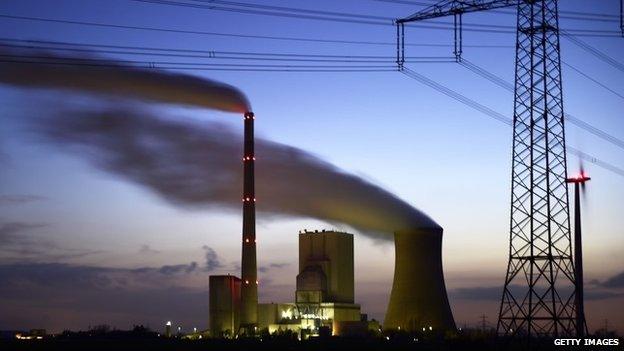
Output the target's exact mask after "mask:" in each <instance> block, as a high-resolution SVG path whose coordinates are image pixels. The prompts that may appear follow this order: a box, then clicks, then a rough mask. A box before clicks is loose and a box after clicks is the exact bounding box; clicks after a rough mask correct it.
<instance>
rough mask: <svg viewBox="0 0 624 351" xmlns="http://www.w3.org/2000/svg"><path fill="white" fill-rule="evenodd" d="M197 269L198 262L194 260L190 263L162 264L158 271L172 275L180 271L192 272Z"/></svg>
mask: <svg viewBox="0 0 624 351" xmlns="http://www.w3.org/2000/svg"><path fill="white" fill-rule="evenodd" d="M196 269H197V262H195V261H193V262H191V263H189V264H176V265H171V266H162V267H160V269H158V272H159V273H161V274H164V275H172V274H179V273H192V272H194V271H195V270H196Z"/></svg>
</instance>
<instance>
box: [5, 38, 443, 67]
mask: <svg viewBox="0 0 624 351" xmlns="http://www.w3.org/2000/svg"><path fill="white" fill-rule="evenodd" d="M56 43H59V44H57V45H17V44H10V43H2V41H1V39H0V47H9V48H16V49H37V50H54V51H68V52H78V53H85V54H114V55H131V56H159V57H182V58H194V59H210V60H214V59H231V60H251V61H296V62H328V63H331V62H342V63H387V64H394V63H395V61H394V60H395V58H394V57H392V56H372V55H319V54H296V53H261V52H241V51H210V50H180V49H163V48H145V47H136V46H121V45H96V44H85V46H87V47H88V48H81V47H80V46H81V45H80V44H77V43H62V42H56ZM59 45H68V46H72V47H63V46H59ZM94 48H96V49H94ZM99 48H104V49H99ZM108 48H117V49H119V50H110V49H108ZM152 51H157V52H152ZM187 52H192V53H194V54H189V53H187ZM195 53H201V55H198V54H195ZM407 62H418V63H427V62H454V58H452V57H446V56H420V57H410V58H409V59H407Z"/></svg>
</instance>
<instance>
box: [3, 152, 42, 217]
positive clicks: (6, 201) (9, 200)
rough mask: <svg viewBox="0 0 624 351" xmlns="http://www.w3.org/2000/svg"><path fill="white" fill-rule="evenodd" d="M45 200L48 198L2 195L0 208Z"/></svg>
mask: <svg viewBox="0 0 624 351" xmlns="http://www.w3.org/2000/svg"><path fill="white" fill-rule="evenodd" d="M0 158H1V157H0ZM45 199H47V198H46V197H43V196H38V195H0V206H6V205H21V204H25V203H29V202H35V201H41V200H45Z"/></svg>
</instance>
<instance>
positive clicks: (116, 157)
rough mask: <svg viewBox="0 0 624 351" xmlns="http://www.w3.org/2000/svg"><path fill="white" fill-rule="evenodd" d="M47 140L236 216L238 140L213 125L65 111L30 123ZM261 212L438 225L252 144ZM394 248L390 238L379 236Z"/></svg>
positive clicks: (284, 150)
mask: <svg viewBox="0 0 624 351" xmlns="http://www.w3.org/2000/svg"><path fill="white" fill-rule="evenodd" d="M35 121H36V124H35V127H36V130H37V132H38V133H39V134H41V135H43V136H44V140H46V141H48V142H53V143H55V144H59V145H65V146H70V147H71V148H72V149H73V150H75V151H78V153H79V154H80V155H81V156H83V157H87V158H89V161H91V162H93V163H94V164H95V165H96V166H97V167H98V168H101V169H103V170H105V171H107V172H110V173H113V174H115V175H118V176H121V177H123V178H125V179H128V180H130V181H132V182H134V183H137V184H140V185H143V186H145V187H147V188H149V189H150V190H152V191H154V192H156V193H157V194H159V195H160V196H162V197H163V198H164V199H165V200H167V201H169V202H171V203H174V204H176V205H183V206H193V207H207V206H213V207H219V208H224V209H234V210H237V211H238V210H240V207H241V206H242V205H241V203H242V202H241V198H240V189H241V187H242V172H241V162H242V159H241V158H240V155H241V142H240V140H241V136H240V135H238V134H237V133H235V132H233V131H232V130H231V129H229V128H227V127H225V126H223V125H221V124H218V123H203V124H202V125H198V124H195V123H191V122H180V121H179V120H178V121H171V120H166V119H162V118H157V117H156V116H153V115H151V114H150V113H149V112H147V111H136V110H124V109H116V110H108V111H86V110H73V111H63V112H62V113H59V114H57V115H54V116H52V117H51V118H49V119H48V118H44V119H38V120H35ZM256 147H257V157H258V162H257V163H256V167H257V168H256V188H257V196H258V202H257V206H258V210H259V211H262V212H265V213H272V214H276V215H286V216H297V217H313V218H317V219H321V220H325V221H329V222H340V223H344V224H347V225H350V226H352V227H354V228H356V229H359V230H361V231H363V232H365V233H368V234H373V233H384V234H391V233H392V232H394V231H397V230H403V229H408V228H415V227H420V228H422V227H438V225H437V224H436V223H435V222H434V221H433V220H431V219H430V218H429V217H427V216H426V215H425V214H423V213H421V212H420V211H418V210H417V209H415V208H413V207H412V206H410V205H409V204H407V203H405V202H403V201H402V200H400V199H398V198H396V197H395V196H394V195H392V194H390V193H389V192H387V191H385V190H383V189H381V188H380V187H378V186H376V185H373V184H371V183H369V182H366V181H365V180H363V179H361V178H359V177H356V176H354V175H350V174H346V173H344V172H342V171H341V170H339V169H338V168H336V167H334V166H333V165H331V164H329V163H327V162H324V161H322V160H320V159H318V158H316V157H314V156H312V155H310V154H308V153H306V152H305V151H303V150H300V149H297V148H294V147H290V146H287V145H283V144H279V143H276V142H272V141H268V140H264V139H261V138H257V139H256ZM384 237H386V238H387V239H389V240H391V238H392V236H390V235H387V236H386V235H384Z"/></svg>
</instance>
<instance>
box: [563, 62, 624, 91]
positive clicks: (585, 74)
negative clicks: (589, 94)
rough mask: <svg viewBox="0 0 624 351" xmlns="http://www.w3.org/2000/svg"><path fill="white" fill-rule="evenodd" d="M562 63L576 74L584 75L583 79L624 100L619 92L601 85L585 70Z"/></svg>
mask: <svg viewBox="0 0 624 351" xmlns="http://www.w3.org/2000/svg"><path fill="white" fill-rule="evenodd" d="M561 63H563V64H564V65H565V66H567V67H569V68H571V69H572V70H574V71H575V72H576V73H578V74H580V75H582V76H583V77H585V78H587V79H589V80H591V81H592V82H594V83H596V84H598V85H599V86H601V87H602V88H604V89H605V90H607V91H609V92H611V93H613V94H614V95H616V96H618V97H620V98H621V99H624V95H622V94H620V93H618V92H617V91H615V90H613V89H611V88H609V87H608V86H606V85H605V84H603V83H601V82H600V81H599V80H597V79H595V78H593V77H592V76H590V75H588V74H587V73H585V72H583V70H581V69H580V68H576V67H574V66H572V65H571V64H569V63H567V62H565V61H561Z"/></svg>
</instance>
